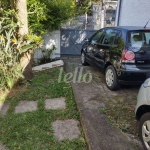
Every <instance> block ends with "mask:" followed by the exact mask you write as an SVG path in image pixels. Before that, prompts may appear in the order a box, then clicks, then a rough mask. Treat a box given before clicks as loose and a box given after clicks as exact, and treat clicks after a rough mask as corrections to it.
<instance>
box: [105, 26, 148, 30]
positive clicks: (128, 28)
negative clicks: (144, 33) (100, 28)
mask: <svg viewBox="0 0 150 150" xmlns="http://www.w3.org/2000/svg"><path fill="white" fill-rule="evenodd" d="M106 28H114V29H121V30H126V31H130V30H150V28H144V27H138V26H116V27H106Z"/></svg>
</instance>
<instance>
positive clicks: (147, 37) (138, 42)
mask: <svg viewBox="0 0 150 150" xmlns="http://www.w3.org/2000/svg"><path fill="white" fill-rule="evenodd" d="M129 43H130V48H131V50H132V51H134V52H137V51H139V50H141V49H143V50H146V51H148V50H150V31H132V32H129Z"/></svg>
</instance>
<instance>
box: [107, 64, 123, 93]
mask: <svg viewBox="0 0 150 150" xmlns="http://www.w3.org/2000/svg"><path fill="white" fill-rule="evenodd" d="M105 81H106V85H107V87H108V89H110V90H117V89H119V88H120V84H119V83H118V78H117V74H116V70H115V68H114V67H113V66H112V65H110V66H108V67H107V69H106V72H105Z"/></svg>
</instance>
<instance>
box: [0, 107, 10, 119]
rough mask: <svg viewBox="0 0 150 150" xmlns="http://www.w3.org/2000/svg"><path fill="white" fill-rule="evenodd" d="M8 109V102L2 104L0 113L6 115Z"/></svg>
mask: <svg viewBox="0 0 150 150" xmlns="http://www.w3.org/2000/svg"><path fill="white" fill-rule="evenodd" d="M8 109H9V104H4V105H3V106H2V108H1V111H0V114H1V115H2V116H4V115H6V113H7V111H8Z"/></svg>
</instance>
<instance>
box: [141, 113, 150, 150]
mask: <svg viewBox="0 0 150 150" xmlns="http://www.w3.org/2000/svg"><path fill="white" fill-rule="evenodd" d="M139 136H140V138H141V141H142V144H143V146H144V149H145V150H149V149H150V113H145V114H144V115H143V116H142V117H141V119H140V122H139Z"/></svg>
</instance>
